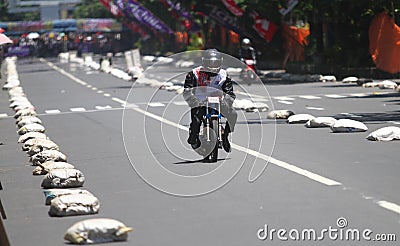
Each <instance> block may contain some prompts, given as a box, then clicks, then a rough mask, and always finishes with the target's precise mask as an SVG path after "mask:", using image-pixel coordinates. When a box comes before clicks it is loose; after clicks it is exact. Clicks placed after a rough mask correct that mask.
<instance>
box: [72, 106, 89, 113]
mask: <svg viewBox="0 0 400 246" xmlns="http://www.w3.org/2000/svg"><path fill="white" fill-rule="evenodd" d="M69 110H71V112H85V111H86V109H85V108H82V107H80V108H70V109H69Z"/></svg>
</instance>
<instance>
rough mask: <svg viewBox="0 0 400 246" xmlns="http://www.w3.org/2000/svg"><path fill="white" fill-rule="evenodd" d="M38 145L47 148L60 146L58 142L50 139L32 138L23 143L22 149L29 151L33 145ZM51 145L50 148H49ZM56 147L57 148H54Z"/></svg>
mask: <svg viewBox="0 0 400 246" xmlns="http://www.w3.org/2000/svg"><path fill="white" fill-rule="evenodd" d="M34 145H38V146H46V147H45V148H46V149H57V148H58V146H57V144H56V143H54V142H53V141H51V140H49V139H43V138H32V139H29V140H27V141H26V142H25V143H24V144H23V145H22V150H23V151H28V150H29V149H30V148H31V147H32V146H34ZM47 147H49V148H47ZM54 147H55V148H54Z"/></svg>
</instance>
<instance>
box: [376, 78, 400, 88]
mask: <svg viewBox="0 0 400 246" xmlns="http://www.w3.org/2000/svg"><path fill="white" fill-rule="evenodd" d="M378 87H379V89H394V88H396V87H397V84H396V83H395V82H393V81H390V80H384V81H382V82H378Z"/></svg>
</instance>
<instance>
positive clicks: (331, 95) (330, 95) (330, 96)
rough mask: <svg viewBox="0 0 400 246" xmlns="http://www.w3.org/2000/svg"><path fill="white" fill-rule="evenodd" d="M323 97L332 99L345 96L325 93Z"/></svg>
mask: <svg viewBox="0 0 400 246" xmlns="http://www.w3.org/2000/svg"><path fill="white" fill-rule="evenodd" d="M324 96H325V97H328V98H334V99H337V98H346V97H347V96H344V95H338V94H327V95H324Z"/></svg>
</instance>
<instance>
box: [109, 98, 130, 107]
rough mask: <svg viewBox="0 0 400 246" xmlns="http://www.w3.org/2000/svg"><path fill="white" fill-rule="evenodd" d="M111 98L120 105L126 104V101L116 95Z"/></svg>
mask: <svg viewBox="0 0 400 246" xmlns="http://www.w3.org/2000/svg"><path fill="white" fill-rule="evenodd" d="M111 100H113V101H114V102H117V103H120V104H122V105H125V104H126V102H125V101H124V100H121V99H119V98H117V97H113V98H111Z"/></svg>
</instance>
